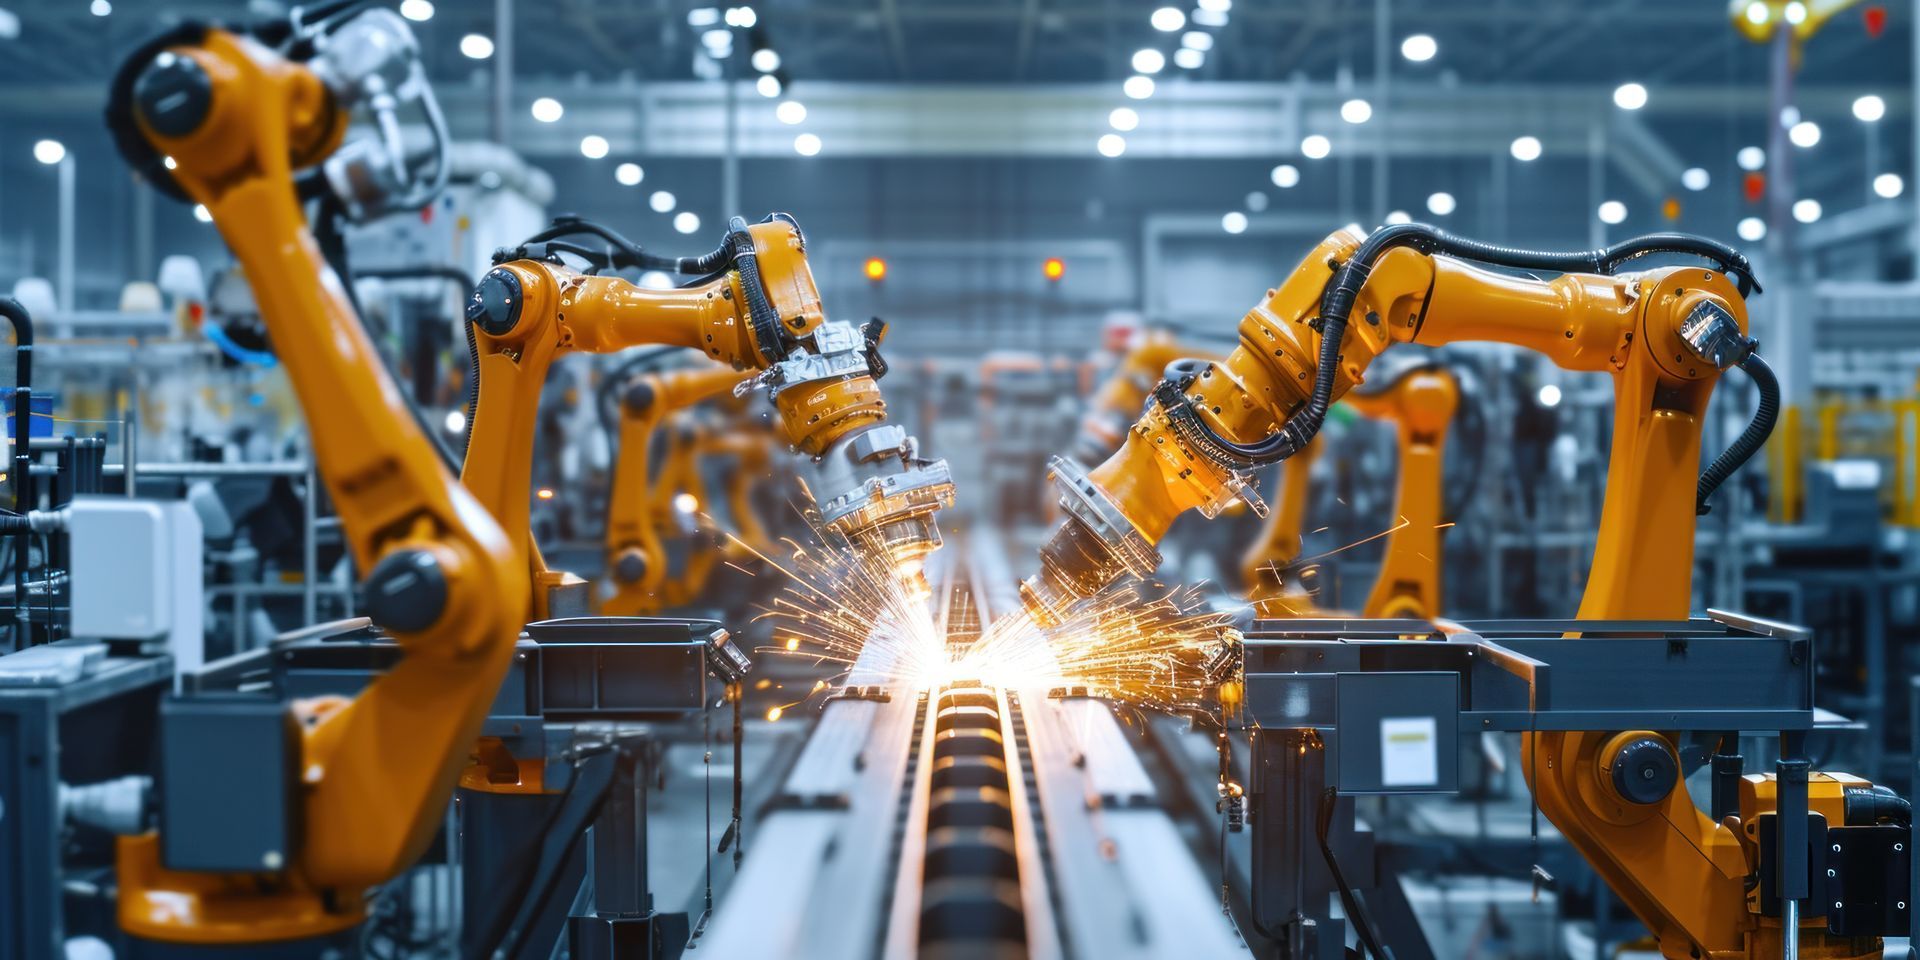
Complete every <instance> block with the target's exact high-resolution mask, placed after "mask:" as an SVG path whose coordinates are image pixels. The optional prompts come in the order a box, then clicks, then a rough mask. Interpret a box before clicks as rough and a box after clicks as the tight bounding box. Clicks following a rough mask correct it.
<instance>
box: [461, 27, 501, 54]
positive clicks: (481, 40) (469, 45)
mask: <svg viewBox="0 0 1920 960" xmlns="http://www.w3.org/2000/svg"><path fill="white" fill-rule="evenodd" d="M460 52H461V53H462V54H464V55H465V56H466V58H467V59H469V60H485V59H486V58H488V57H491V56H493V39H492V38H491V37H488V36H486V35H485V34H479V33H469V34H467V35H466V36H464V37H461V38H460Z"/></svg>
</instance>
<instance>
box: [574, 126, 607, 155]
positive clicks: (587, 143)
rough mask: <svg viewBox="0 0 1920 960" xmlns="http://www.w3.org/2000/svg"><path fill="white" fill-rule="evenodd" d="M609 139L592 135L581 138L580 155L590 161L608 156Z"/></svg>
mask: <svg viewBox="0 0 1920 960" xmlns="http://www.w3.org/2000/svg"><path fill="white" fill-rule="evenodd" d="M607 149H608V148H607V138H606V137H603V136H600V135H599V134H597V133H590V134H587V135H586V136H584V137H581V138H580V155H581V156H583V157H586V158H587V159H588V160H598V159H600V158H601V157H604V156H606V155H607Z"/></svg>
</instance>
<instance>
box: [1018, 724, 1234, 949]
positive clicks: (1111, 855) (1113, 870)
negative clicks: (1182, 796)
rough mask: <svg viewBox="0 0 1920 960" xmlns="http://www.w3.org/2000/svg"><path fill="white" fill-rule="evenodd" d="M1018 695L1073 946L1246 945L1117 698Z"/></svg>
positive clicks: (1065, 937)
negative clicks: (1120, 717)
mask: <svg viewBox="0 0 1920 960" xmlns="http://www.w3.org/2000/svg"><path fill="white" fill-rule="evenodd" d="M1019 704H1020V712H1021V715H1022V718H1023V720H1024V723H1025V732H1026V741H1027V756H1028V760H1029V762H1030V763H1031V771H1032V777H1033V788H1034V793H1035V795H1036V796H1037V798H1038V806H1037V811H1038V816H1039V817H1040V818H1041V820H1042V821H1043V822H1044V824H1045V830H1044V831H1043V842H1044V843H1045V844H1046V846H1047V850H1048V857H1049V859H1050V862H1051V866H1052V871H1051V876H1052V892H1053V895H1054V897H1055V898H1056V903H1057V922H1058V923H1059V927H1060V937H1061V940H1062V941H1063V942H1064V943H1065V944H1066V945H1067V956H1071V957H1076V958H1094V957H1100V958H1105V957H1129V958H1141V960H1146V958H1155V957H1168V956H1185V957H1209V958H1213V957H1220V958H1227V957H1251V956H1252V954H1251V953H1250V952H1249V950H1248V948H1247V946H1246V944H1245V943H1243V942H1242V940H1241V938H1240V936H1239V935H1238V934H1237V933H1236V932H1235V931H1234V929H1233V924H1232V922H1231V920H1230V919H1229V918H1228V917H1227V916H1226V914H1225V911H1224V910H1223V909H1222V906H1221V902H1220V896H1219V888H1218V886H1217V884H1215V883H1214V882H1213V881H1212V880H1211V879H1210V878H1209V877H1208V876H1207V874H1206V873H1205V872H1203V868H1202V866H1201V863H1200V862H1199V861H1198V860H1196V859H1195V858H1194V856H1193V854H1192V853H1191V852H1190V850H1189V848H1188V847H1187V845H1186V841H1185V839H1184V838H1183V837H1182V836H1181V834H1180V832H1179V830H1178V829H1177V828H1176V827H1175V825H1174V822H1173V819H1172V817H1171V816H1170V815H1169V814H1168V812H1167V810H1166V808H1165V806H1164V804H1163V801H1162V799H1161V797H1160V796H1159V792H1158V788H1157V787H1156V786H1155V785H1154V784H1153V782H1152V780H1151V779H1150V778H1149V777H1148V775H1147V771H1146V769H1145V768H1144V767H1143V766H1142V765H1141V763H1140V760H1139V758H1138V756H1136V754H1135V752H1134V748H1133V746H1132V744H1131V743H1130V742H1129V737H1128V736H1127V734H1125V733H1124V732H1123V731H1122V729H1121V727H1120V724H1119V722H1118V721H1117V720H1116V719H1115V718H1114V716H1113V708H1112V707H1111V706H1109V705H1108V704H1106V703H1104V702H1102V701H1098V700H1092V699H1087V698H1084V697H1068V698H1062V699H1052V698H1048V697H1046V696H1045V695H1044V693H1043V692H1042V691H1030V692H1023V693H1022V694H1021V696H1020V698H1019Z"/></svg>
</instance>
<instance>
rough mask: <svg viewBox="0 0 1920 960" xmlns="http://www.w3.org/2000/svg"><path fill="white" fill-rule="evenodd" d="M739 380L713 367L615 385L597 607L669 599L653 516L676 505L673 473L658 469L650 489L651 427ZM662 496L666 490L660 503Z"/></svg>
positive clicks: (644, 609) (636, 609)
mask: <svg viewBox="0 0 1920 960" xmlns="http://www.w3.org/2000/svg"><path fill="white" fill-rule="evenodd" d="M746 378H747V374H745V373H743V372H739V371H735V370H734V369H733V368H731V367H723V366H717V365H715V366H709V367H702V368H692V369H681V370H664V371H659V372H653V373H641V374H638V375H636V376H634V377H632V378H631V379H629V380H627V381H626V382H624V383H622V384H620V385H619V386H618V387H617V388H616V396H617V399H616V400H615V403H617V404H618V406H619V410H620V413H619V433H620V442H619V447H618V453H619V455H618V456H617V457H616V459H615V466H614V471H613V490H612V495H611V497H610V498H609V500H608V502H607V519H606V526H607V545H606V556H607V559H606V569H607V571H608V574H609V575H608V576H607V578H606V587H605V588H603V595H602V599H601V601H600V609H601V611H603V612H605V613H609V614H621V615H634V614H643V613H655V612H658V611H659V610H660V609H661V608H662V607H664V606H666V605H667V604H668V601H667V599H666V597H665V595H664V590H665V586H664V585H665V584H666V582H667V579H668V577H669V564H668V560H667V548H666V544H665V543H664V542H663V541H662V539H661V536H660V533H661V527H660V521H661V518H662V515H663V514H672V513H676V512H677V510H676V508H677V504H675V503H674V502H673V496H672V494H671V492H669V489H670V488H669V485H668V482H667V481H668V478H669V477H670V476H671V472H672V471H670V470H667V469H663V470H662V472H661V478H660V480H659V481H658V485H657V486H656V481H655V479H654V478H653V476H652V475H651V474H652V471H651V470H650V469H649V465H650V464H651V463H652V460H653V457H652V447H653V444H654V431H655V430H656V429H658V428H659V426H660V424H661V422H662V421H663V420H665V419H666V418H667V416H668V415H669V414H671V413H673V412H674V411H677V410H680V409H683V408H686V407H689V406H692V405H694V404H697V403H700V402H701V401H703V400H707V399H710V398H712V397H714V396H716V395H718V394H721V393H724V392H726V391H729V390H731V389H733V386H734V385H735V384H736V383H739V382H741V381H742V380H745V379H746ZM613 382H614V381H612V380H611V379H610V380H609V383H613ZM687 452H688V453H690V452H691V451H690V450H688V451H687ZM683 456H684V454H683ZM683 469H684V468H683ZM662 494H666V496H665V502H664V503H663V502H662ZM681 602H683V603H684V602H685V601H684V600H682V601H681Z"/></svg>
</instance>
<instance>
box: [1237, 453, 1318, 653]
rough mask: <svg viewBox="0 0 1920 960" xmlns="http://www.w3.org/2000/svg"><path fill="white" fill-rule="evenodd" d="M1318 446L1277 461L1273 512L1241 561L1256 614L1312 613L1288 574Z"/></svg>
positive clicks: (1297, 556)
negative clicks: (1278, 469) (1276, 490)
mask: <svg viewBox="0 0 1920 960" xmlns="http://www.w3.org/2000/svg"><path fill="white" fill-rule="evenodd" d="M1320 449H1321V444H1320V442H1319V441H1317V440H1316V441H1314V442H1313V443H1309V444H1307V445H1306V446H1305V447H1304V448H1302V449H1301V451H1300V452H1299V453H1296V454H1294V455H1293V456H1291V457H1288V458H1287V459H1286V460H1285V461H1284V462H1282V463H1281V464H1280V489H1279V491H1278V492H1277V494H1276V499H1275V502H1274V505H1273V510H1272V512H1270V513H1268V514H1267V522H1266V525H1265V526H1263V527H1261V528H1260V538H1259V539H1258V540H1255V541H1254V542H1253V543H1252V544H1251V545H1250V546H1248V547H1247V552H1246V553H1245V554H1244V555H1242V557H1241V559H1240V580H1241V582H1242V583H1244V584H1246V585H1247V600H1248V602H1250V603H1252V604H1253V612H1254V613H1255V614H1256V615H1258V616H1262V617H1306V616H1312V615H1313V614H1314V612H1315V605H1314V598H1313V596H1312V595H1311V594H1310V593H1308V592H1307V591H1306V590H1305V589H1304V588H1303V587H1301V586H1300V585H1299V584H1297V583H1295V582H1292V581H1291V580H1289V577H1288V575H1289V574H1290V573H1292V572H1293V562H1294V561H1295V560H1298V559H1300V549H1301V546H1300V544H1301V531H1302V530H1305V529H1306V523H1307V500H1308V494H1309V493H1310V492H1312V474H1313V462H1314V461H1315V460H1318V459H1319V458H1320Z"/></svg>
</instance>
